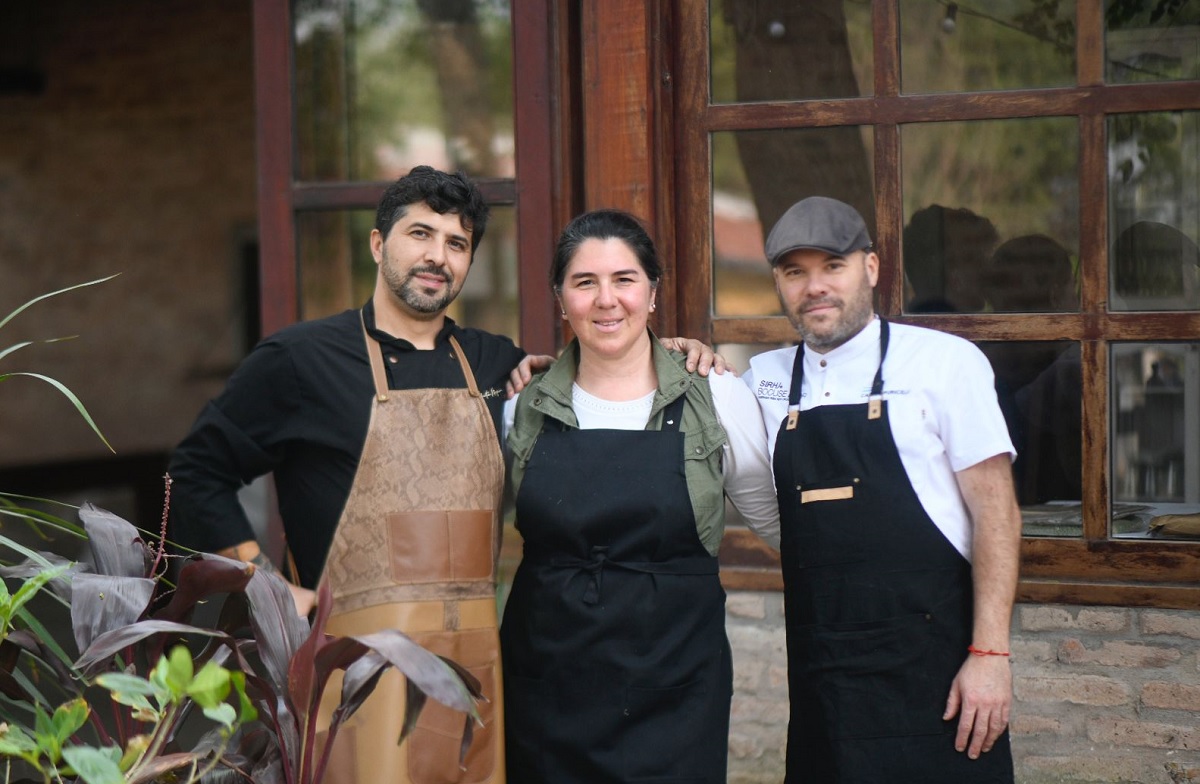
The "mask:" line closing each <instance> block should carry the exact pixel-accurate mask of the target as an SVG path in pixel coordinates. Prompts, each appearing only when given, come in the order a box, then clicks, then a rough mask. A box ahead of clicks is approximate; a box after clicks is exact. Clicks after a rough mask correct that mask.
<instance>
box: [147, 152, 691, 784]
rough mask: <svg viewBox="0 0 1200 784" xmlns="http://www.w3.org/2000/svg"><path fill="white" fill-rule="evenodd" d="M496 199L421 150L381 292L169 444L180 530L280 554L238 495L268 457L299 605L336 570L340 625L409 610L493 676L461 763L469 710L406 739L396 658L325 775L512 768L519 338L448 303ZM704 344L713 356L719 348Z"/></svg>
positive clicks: (257, 365)
mask: <svg viewBox="0 0 1200 784" xmlns="http://www.w3.org/2000/svg"><path fill="white" fill-rule="evenodd" d="M487 218H488V208H487V204H486V203H485V202H484V199H483V196H482V194H481V193H480V192H479V190H478V188H477V187H476V186H475V184H474V183H472V182H471V181H470V180H468V179H467V178H466V177H465V176H464V175H462V174H454V175H451V174H447V173H444V172H440V171H436V170H434V169H432V168H430V167H428V166H418V167H416V168H414V169H413V170H412V171H411V172H410V173H409V174H407V175H405V176H403V177H401V178H400V179H399V180H397V181H396V182H395V183H393V184H392V185H391V186H389V187H388V189H387V191H386V192H385V193H384V196H383V199H382V200H381V201H380V204H379V207H378V210H377V212H376V218H375V228H374V229H373V230H372V231H371V235H370V245H371V254H372V256H373V257H374V259H375V263H376V265H377V266H378V272H377V276H376V284H375V291H374V293H373V295H372V297H371V299H370V300H369V301H368V302H367V303H366V304H365V305H364V306H363V307H362V308H361V309H359V310H348V311H346V312H344V313H340V314H337V315H334V316H330V317H328V318H323V319H318V320H315V321H310V322H304V323H299V324H294V325H292V326H289V327H287V328H285V329H283V330H281V331H279V332H278V333H276V334H274V335H272V336H270V337H268V338H266V339H265V340H263V341H262V342H261V343H260V344H259V345H258V346H257V347H256V348H255V349H254V351H253V352H252V353H251V354H250V356H248V357H247V358H246V359H245V361H244V362H242V364H241V365H240V366H239V367H238V368H237V370H236V371H235V372H234V374H233V376H232V377H231V378H230V380H229V383H228V385H227V386H226V388H225V390H224V391H223V392H222V393H221V394H220V395H219V396H218V397H217V398H216V399H215V400H213V401H212V402H211V403H209V404H208V406H207V407H205V409H204V410H203V411H202V412H201V413H200V416H199V418H198V419H197V420H196V422H195V424H194V425H193V427H192V430H191V432H190V433H189V434H188V435H187V436H186V438H185V439H184V440H183V442H182V443H181V444H180V445H179V447H178V449H177V450H176V451H175V453H174V455H173V456H172V459H171V463H170V468H169V471H170V474H171V476H172V477H173V479H174V484H173V488H172V498H173V503H172V506H171V524H172V537H173V539H174V540H175V541H177V542H178V543H179V544H182V545H184V546H187V547H191V548H194V549H197V550H204V551H210V552H219V553H221V554H223V555H227V556H230V557H233V558H238V559H241V560H244V561H249V562H251V563H254V564H256V565H258V566H260V567H262V568H273V567H272V565H271V563H270V561H269V560H268V559H267V558H266V556H265V555H264V553H262V551H261V550H260V548H259V545H258V543H257V542H256V541H255V538H254V532H253V530H252V529H251V526H250V524H249V522H248V520H247V518H246V515H245V513H244V512H243V511H242V508H241V506H240V504H239V503H238V499H237V491H238V489H239V488H241V487H242V486H243V485H244V484H246V483H248V482H250V481H251V480H253V479H255V478H256V477H259V476H262V475H264V474H266V473H268V472H273V473H274V479H275V489H276V492H277V495H278V502H279V512H280V517H281V518H282V521H283V527H284V533H285V535H286V538H287V544H288V551H289V554H290V555H291V556H292V559H293V561H294V567H295V568H294V579H295V584H293V586H292V592H293V598H294V600H295V602H296V608H297V610H298V612H300V613H301V614H307V613H308V612H309V611H310V610H311V609H312V607H313V602H314V592H313V590H312V589H314V588H315V587H316V586H317V585H318V584H319V583H325V584H327V585H328V586H329V588H330V590H331V594H332V605H333V606H332V608H331V612H332V616H331V617H330V620H329V623H328V626H327V631H328V632H329V633H331V634H335V635H351V634H366V633H371V632H375V631H378V630H380V629H384V628H395V629H400V630H401V631H404V632H405V633H407V634H408V635H409V636H411V637H413V638H414V639H415V640H417V642H419V643H421V644H422V645H424V646H425V647H426V648H428V649H429V650H432V651H433V652H434V653H437V654H440V655H442V656H446V657H449V658H450V659H453V660H454V661H456V662H458V663H459V664H461V665H463V666H465V667H466V668H467V669H468V670H470V671H471V672H472V673H473V674H474V675H475V676H476V677H477V678H479V680H480V682H481V684H482V689H483V694H484V696H485V697H486V698H487V702H485V703H483V704H481V705H480V712H481V714H482V717H483V721H484V726H483V727H482V728H480V729H478V730H477V731H476V732H475V736H474V742H473V743H472V745H471V748H470V752H469V754H468V756H467V759H466V765H465V769H460V768H459V764H458V758H459V749H460V746H461V740H462V733H463V729H464V722H463V720H462V716H461V715H458V714H454V713H453V712H451V711H450V710H449V709H447V708H445V707H443V706H441V705H440V704H437V703H435V702H433V701H430V702H429V703H428V704H427V705H426V707H425V709H424V710H423V711H422V713H421V717H420V720H419V721H418V723H417V727H416V729H415V731H414V733H413V735H412V737H411V739H410V740H409V741H408V742H407V743H405V744H403V745H402V746H397V743H396V741H397V738H399V736H400V730H401V725H402V722H403V718H404V698H405V685H404V681H403V679H402V678H401V676H400V675H399V674H398V673H397V672H395V671H389V672H388V673H386V674H385V675H384V677H383V679H382V680H381V681H380V683H379V685H378V686H377V687H376V690H375V692H374V693H373V694H372V696H371V698H370V699H369V700H367V702H366V703H365V705H364V706H363V707H362V708H361V709H360V710H359V711H358V712H357V713H356V714H355V715H354V716H353V717H352V718H351V719H350V720H349V721H348V722H347V723H346V724H345V725H343V727H342V729H341V731H340V732H339V734H338V736H337V739H336V741H335V744H334V748H333V752H332V757H331V759H330V764H329V767H328V773H327V777H326V781H327V782H361V783H362V784H366V782H371V784H374V783H375V782H381V781H387V782H394V783H400V782H408V781H415V782H426V781H445V782H455V781H470V782H476V783H480V784H483V783H486V782H493V783H495V782H502V781H503V780H504V756H503V750H504V741H503V734H502V728H501V726H500V717H501V716H503V710H502V702H501V694H500V683H501V679H500V673H499V656H498V650H499V643H498V638H497V633H496V596H495V586H496V574H495V567H496V557H497V555H498V551H499V533H500V528H499V523H500V505H501V496H502V488H503V483H504V460H503V456H502V453H501V448H500V444H501V442H500V439H499V435H500V431H501V427H502V425H501V422H502V420H501V417H502V407H503V404H504V400H505V382H506V380H507V379H508V378H509V376H510V372H512V371H513V370H514V368H516V367H517V365H518V363H519V362H522V358H523V357H524V356H525V354H524V352H523V351H521V349H519V348H517V347H516V346H515V345H513V343H512V341H511V340H509V339H508V338H505V337H501V336H498V335H491V334H489V333H487V332H482V331H480V330H476V329H469V328H463V327H460V326H458V325H457V324H455V323H454V321H453V320H451V319H450V318H448V317H447V316H446V308H447V307H448V306H449V305H450V303H451V302H452V301H453V300H454V298H455V297H456V296H457V295H458V293H459V292H460V291H461V290H462V286H463V282H464V281H465V280H466V277H467V273H468V271H469V270H470V267H471V261H472V258H473V254H474V251H475V249H476V248H477V247H478V246H479V242H480V240H481V239H482V237H483V233H484V229H485V228H486V225H487ZM696 346H698V344H696ZM696 346H693V348H695V347H696ZM544 359H545V360H546V361H547V362H548V361H549V360H550V359H551V358H550V357H545V358H544ZM697 361H698V363H699V364H700V366H701V370H702V371H703V370H705V368H706V366H707V365H708V364H709V363H710V362H711V361H712V355H711V353H710V352H709V353H708V355H707V356H706V357H697V356H692V362H693V363H695V362H697ZM525 375H528V373H527V372H526V374H525ZM339 692H340V681H338V682H332V683H330V684H329V686H328V688H327V689H326V694H327V695H332V696H331V699H330V700H329V701H327V702H326V704H324V705H323V714H324V715H325V717H326V720H327V718H328V715H329V714H330V713H331V711H332V708H333V706H335V705H336V703H337V702H338V694H339ZM318 742H319V743H321V744H322V745H323V742H324V741H323V739H319V740H318Z"/></svg>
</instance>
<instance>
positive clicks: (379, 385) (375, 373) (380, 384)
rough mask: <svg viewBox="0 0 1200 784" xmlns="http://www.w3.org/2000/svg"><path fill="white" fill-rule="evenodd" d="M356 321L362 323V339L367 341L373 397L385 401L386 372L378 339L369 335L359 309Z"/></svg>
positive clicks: (364, 319) (364, 317) (365, 321)
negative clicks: (373, 386)
mask: <svg viewBox="0 0 1200 784" xmlns="http://www.w3.org/2000/svg"><path fill="white" fill-rule="evenodd" d="M358 321H359V323H360V324H362V330H363V340H365V341H366V343H367V358H368V359H369V360H370V362H371V380H372V381H374V382H375V399H376V400H377V401H379V402H380V403H386V402H387V399H388V385H387V374H386V373H384V371H383V349H381V348H380V347H379V341H378V340H376V339H375V338H373V337H371V333H370V332H368V331H367V317H366V316H365V315H363V312H362V311H361V310H360V311H359V312H358Z"/></svg>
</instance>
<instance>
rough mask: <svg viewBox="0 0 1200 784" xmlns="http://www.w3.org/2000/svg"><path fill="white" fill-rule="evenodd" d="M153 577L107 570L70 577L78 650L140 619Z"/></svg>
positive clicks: (72, 618)
mask: <svg viewBox="0 0 1200 784" xmlns="http://www.w3.org/2000/svg"><path fill="white" fill-rule="evenodd" d="M153 594H154V580H150V579H148V578H145V577H120V576H112V575H107V574H87V573H80V574H77V575H75V579H73V580H72V581H71V630H72V631H73V632H74V633H75V643H76V645H78V646H79V650H81V651H83V650H87V648H88V646H89V645H91V644H92V641H93V640H95V639H96V638H97V637H99V636H100V635H101V634H104V633H105V632H108V631H111V630H113V629H118V628H120V627H122V626H128V625H129V624H131V623H133V622H135V621H137V619H138V618H140V617H141V616H142V613H143V612H145V611H146V607H147V606H148V605H149V604H150V597H151V596H153Z"/></svg>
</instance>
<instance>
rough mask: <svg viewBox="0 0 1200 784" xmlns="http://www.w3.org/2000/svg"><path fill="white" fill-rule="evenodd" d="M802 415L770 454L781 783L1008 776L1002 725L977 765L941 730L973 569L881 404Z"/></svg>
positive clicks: (877, 382) (784, 428)
mask: <svg viewBox="0 0 1200 784" xmlns="http://www.w3.org/2000/svg"><path fill="white" fill-rule="evenodd" d="M887 345H888V324H887V322H886V321H883V320H881V324H880V352H879V353H880V357H879V369H878V371H877V372H876V374H875V379H874V383H873V384H872V387H871V392H870V396H869V398H868V402H867V403H864V404H859V405H826V406H818V407H816V408H810V409H807V410H805V411H804V412H803V413H800V412H799V404H800V390H801V382H802V380H803V368H804V346H803V345H801V346H800V347H799V349H798V350H797V351H796V361H795V364H794V366H793V369H792V386H791V394H790V399H789V414H788V417H787V418H786V419H785V420H784V421H783V423H782V424H781V425H780V428H779V435H778V440H777V441H776V445H775V458H774V468H775V486H776V488H777V490H778V493H779V512H780V526H781V542H780V550H781V556H782V562H783V582H784V603H785V604H784V608H785V614H786V619H787V648H788V689H789V694H790V699H791V719H790V721H789V723H788V750H787V752H788V753H787V778H786V782H787V784H837V783H838V782H854V784H871V783H872V782H880V784H882V783H883V782H886V783H887V784H902V783H904V782H913V783H914V784H916V783H917V782H920V784H938V782H947V783H948V784H949V783H950V782H954V783H955V784H962V783H963V782H1011V781H1012V775H1013V774H1012V757H1011V753H1010V750H1009V742H1008V733H1007V731H1006V732H1005V733H1004V735H1003V736H1001V738H1000V739H999V741H997V743H996V745H995V746H994V747H993V749H992V750H991V751H989V752H987V753H985V754H982V755H981V756H980V758H979V759H978V760H971V759H968V757H967V755H966V753H965V752H959V751H956V750H955V748H954V735H955V732H956V730H957V726H958V718H957V717H955V718H954V719H953V720H951V721H942V714H943V712H944V711H945V707H946V699H947V697H948V695H949V693H950V685H951V683H952V682H953V680H954V677H955V675H957V673H958V670H959V669H960V668H961V666H962V664H963V661H964V659H965V658H966V656H967V646H968V645H970V643H971V639H970V637H971V621H972V587H971V567H970V564H969V563H968V562H967V560H966V559H965V558H963V557H962V555H961V554H959V552H958V551H957V550H956V549H955V548H954V546H953V545H951V544H950V542H949V541H948V540H947V539H946V538H945V536H944V535H943V534H942V533H941V531H940V530H939V529H938V528H937V526H936V525H935V524H934V522H933V521H932V520H931V519H930V517H929V515H928V514H927V513H926V512H925V509H924V507H923V506H922V505H921V502H920V501H919V500H918V498H917V494H916V491H915V490H913V487H912V484H911V483H910V482H909V480H908V475H907V473H906V472H905V470H904V464H903V463H902V462H901V460H900V454H899V452H898V451H897V450H896V445H895V442H894V441H893V440H892V431H891V426H890V424H889V421H888V407H887V404H886V403H885V402H884V401H883V360H884V357H885V356H886V355H887Z"/></svg>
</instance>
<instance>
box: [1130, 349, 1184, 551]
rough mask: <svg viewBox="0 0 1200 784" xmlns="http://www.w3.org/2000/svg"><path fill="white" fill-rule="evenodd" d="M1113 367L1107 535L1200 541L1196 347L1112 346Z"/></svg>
mask: <svg viewBox="0 0 1200 784" xmlns="http://www.w3.org/2000/svg"><path fill="white" fill-rule="evenodd" d="M1111 364H1112V384H1113V389H1112V400H1113V423H1112V433H1113V435H1112V488H1113V489H1112V494H1113V534H1114V535H1116V536H1122V535H1124V536H1148V537H1160V536H1164V537H1165V536H1172V537H1180V536H1181V537H1186V538H1193V539H1196V538H1200V514H1198V513H1200V343H1122V344H1116V345H1114V346H1113V347H1112V363H1111ZM1189 532H1190V533H1189Z"/></svg>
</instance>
